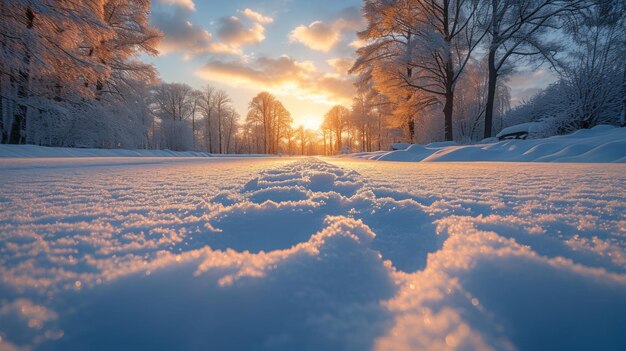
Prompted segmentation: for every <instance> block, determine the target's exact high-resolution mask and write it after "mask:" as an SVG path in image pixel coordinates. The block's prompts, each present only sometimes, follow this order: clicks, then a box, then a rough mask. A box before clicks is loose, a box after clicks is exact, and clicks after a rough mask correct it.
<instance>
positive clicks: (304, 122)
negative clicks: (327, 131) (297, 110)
mask: <svg viewBox="0 0 626 351" xmlns="http://www.w3.org/2000/svg"><path fill="white" fill-rule="evenodd" d="M323 121H324V118H323V117H322V116H317V115H312V114H311V115H304V116H295V117H294V124H295V125H296V126H303V127H304V128H305V129H311V130H319V129H320V126H321V125H322V122H323Z"/></svg>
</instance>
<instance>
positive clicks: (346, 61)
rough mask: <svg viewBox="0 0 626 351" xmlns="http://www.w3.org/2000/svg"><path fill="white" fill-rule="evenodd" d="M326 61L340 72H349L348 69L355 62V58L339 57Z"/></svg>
mask: <svg viewBox="0 0 626 351" xmlns="http://www.w3.org/2000/svg"><path fill="white" fill-rule="evenodd" d="M326 63H327V64H328V65H329V66H330V67H332V68H333V69H334V70H335V71H336V72H337V73H339V74H348V70H350V68H351V67H352V65H353V64H354V59H351V58H345V57H339V58H333V59H329V60H326Z"/></svg>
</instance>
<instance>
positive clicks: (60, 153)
mask: <svg viewBox="0 0 626 351" xmlns="http://www.w3.org/2000/svg"><path fill="white" fill-rule="evenodd" d="M216 156H228V157H251V156H253V157H260V156H270V155H221V154H210V153H208V152H197V151H171V150H126V149H87V148H85V149H83V148H69V147H45V146H37V145H6V144H0V157H12V158H18V157H19V158H22V157H29V158H30V157H37V158H41V157H216Z"/></svg>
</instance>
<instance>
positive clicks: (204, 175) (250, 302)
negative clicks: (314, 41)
mask: <svg viewBox="0 0 626 351" xmlns="http://www.w3.org/2000/svg"><path fill="white" fill-rule="evenodd" d="M415 147H417V146H415ZM9 161H10V160H9ZM18 161H19V162H21V166H20V167H19V168H0V179H2V180H3V182H0V296H1V298H0V336H1V337H2V339H1V341H0V349H2V350H5V349H8V350H14V349H15V350H20V349H30V350H136V349H154V350H198V349H216V350H381V351H382V350H420V349H423V350H446V349H450V350H453V349H481V350H508V349H530V350H535V349H568V350H569V349H594V350H596V349H598V350H601V349H625V348H626V335H625V334H624V333H623V330H624V328H623V326H624V325H626V254H624V248H625V247H626V243H625V242H624V224H626V222H625V221H624V218H623V213H625V212H626V202H625V201H624V199H625V198H626V188H625V184H626V181H625V180H626V179H625V177H626V176H625V175H624V174H625V172H624V171H623V170H624V169H623V165H604V166H603V167H602V168H599V167H595V166H593V165H580V164H564V165H561V166H559V167H558V168H555V167H551V166H550V165H544V164H525V165H519V164H516V165H512V164H511V165H510V166H507V165H506V164H448V163H440V164H435V163H430V164H411V163H405V164H396V163H372V162H354V161H353V160H346V159H333V160H332V161H331V162H332V163H333V164H330V163H327V162H323V161H320V160H317V159H306V160H299V161H297V162H293V161H291V160H285V159H264V158H258V159H249V160H246V161H244V160H241V159H230V160H229V159H220V158H212V159H210V160H199V159H183V160H182V161H178V162H175V161H176V160H170V161H169V162H161V163H158V164H154V165H151V164H143V163H142V164H140V165H135V164H129V165H120V166H117V167H107V168H106V172H103V168H102V167H93V166H92V164H91V163H90V162H89V160H80V159H78V160H75V164H74V166H73V167H71V168H48V167H39V166H38V165H39V162H41V161H39V160H14V161H13V162H18ZM27 161H30V162H31V164H32V165H33V167H30V168H28V167H26V165H25V162H26V163H27ZM46 161H50V162H53V161H55V160H46ZM56 161H58V162H62V160H56ZM81 161H82V162H81ZM155 174H157V175H158V176H155Z"/></svg>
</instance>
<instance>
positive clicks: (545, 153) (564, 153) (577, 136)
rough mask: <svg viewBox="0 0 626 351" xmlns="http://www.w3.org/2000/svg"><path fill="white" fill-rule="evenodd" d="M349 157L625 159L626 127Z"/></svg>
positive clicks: (402, 159) (408, 159) (403, 159)
mask: <svg viewBox="0 0 626 351" xmlns="http://www.w3.org/2000/svg"><path fill="white" fill-rule="evenodd" d="M349 156H350V157H355V158H362V159H369V160H380V161H400V162H468V161H489V162H491V161H497V162H620V163H623V162H626V128H615V127H612V126H606V125H604V126H597V127H594V128H592V129H585V130H579V131H577V132H575V133H572V134H569V135H562V136H554V137H550V138H545V139H534V140H507V141H501V142H495V143H491V144H480V145H464V146H454V145H448V144H446V143H433V144H429V145H426V146H421V145H411V146H410V147H409V148H407V149H406V150H398V151H391V152H385V153H361V154H353V155H349Z"/></svg>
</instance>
